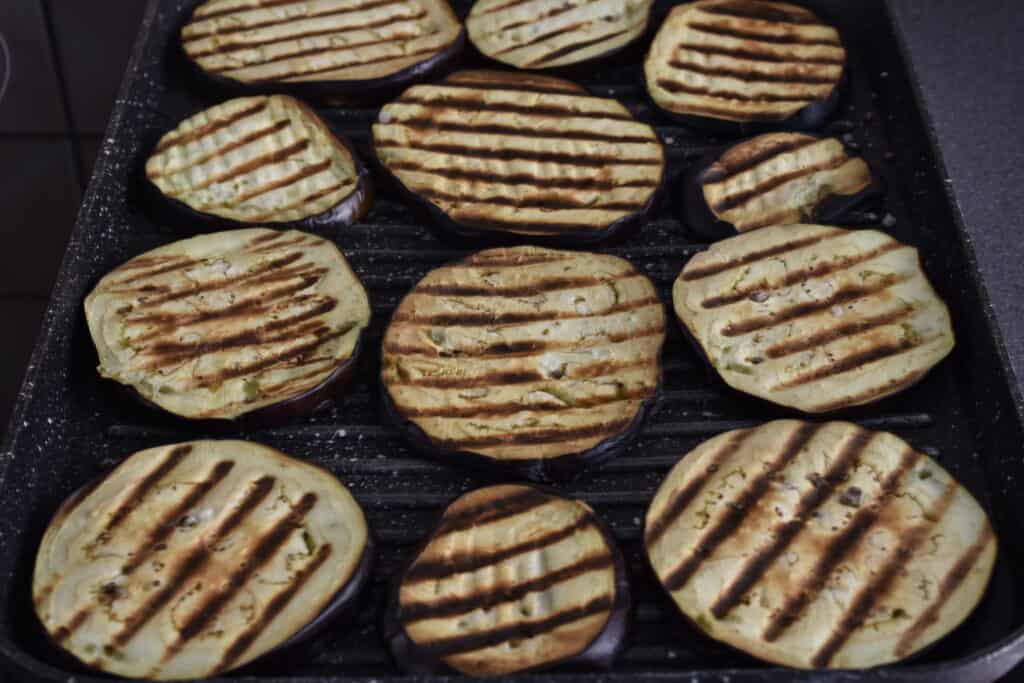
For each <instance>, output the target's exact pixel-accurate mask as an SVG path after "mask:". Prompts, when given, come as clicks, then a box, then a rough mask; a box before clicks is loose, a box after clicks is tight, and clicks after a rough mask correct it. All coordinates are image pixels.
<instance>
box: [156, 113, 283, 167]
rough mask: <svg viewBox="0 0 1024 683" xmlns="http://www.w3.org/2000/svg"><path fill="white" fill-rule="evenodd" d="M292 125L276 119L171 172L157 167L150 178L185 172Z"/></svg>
mask: <svg viewBox="0 0 1024 683" xmlns="http://www.w3.org/2000/svg"><path fill="white" fill-rule="evenodd" d="M290 125H292V122H291V121H289V120H288V119H282V120H280V121H275V122H274V123H273V124H272V125H271V126H270V127H269V128H260V129H259V130H254V131H250V132H249V133H248V134H246V135H243V136H242V137H240V138H237V139H235V140H232V141H231V142H229V143H228V144H226V145H224V146H223V147H215V148H214V149H213V150H211V151H209V152H207V153H206V154H203V155H202V156H200V157H199V158H198V159H194V160H191V161H189V162H188V163H187V164H186V165H184V166H182V167H180V168H177V169H174V170H173V171H171V172H170V173H167V172H166V171H165V170H162V169H157V170H156V171H155V172H153V173H149V174H148V175H149V178H150V179H151V180H152V179H155V178H164V177H167V176H168V175H177V174H179V173H184V172H185V171H188V170H189V169H192V168H195V167H196V166H201V165H202V164H205V163H206V162H208V161H210V160H211V159H215V158H217V157H221V156H224V155H226V154H227V153H228V152H233V151H234V150H236V149H238V148H240V147H244V146H245V145H248V144H250V143H253V142H257V141H258V140H262V139H263V138H266V137H271V136H273V135H274V134H275V133H280V132H281V131H282V130H284V129H285V128H288V127H289V126H290Z"/></svg>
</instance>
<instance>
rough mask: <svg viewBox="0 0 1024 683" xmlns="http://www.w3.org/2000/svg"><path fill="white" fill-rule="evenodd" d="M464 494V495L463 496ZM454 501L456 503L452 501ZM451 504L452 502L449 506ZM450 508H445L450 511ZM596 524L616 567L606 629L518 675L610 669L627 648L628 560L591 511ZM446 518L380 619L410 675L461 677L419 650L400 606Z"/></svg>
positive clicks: (419, 550) (416, 554)
mask: <svg viewBox="0 0 1024 683" xmlns="http://www.w3.org/2000/svg"><path fill="white" fill-rule="evenodd" d="M527 486H529V487H530V488H533V489H536V490H538V491H541V492H542V493H545V494H548V495H550V496H553V497H555V498H566V496H564V495H562V494H561V493H559V492H558V491H556V490H554V489H551V488H549V487H546V486H537V485H535V484H528V485H527ZM463 495H464V494H463ZM452 502H454V500H453V501H452ZM449 505H451V503H449ZM447 508H448V506H445V511H447ZM592 514H593V517H594V521H595V524H596V526H597V528H598V530H599V531H600V532H601V535H602V536H603V537H604V541H605V544H606V545H607V546H608V550H609V552H610V553H611V555H612V560H613V563H614V567H615V604H613V605H612V609H611V612H610V613H609V615H608V621H607V622H606V623H605V626H604V628H603V629H602V630H601V632H600V633H599V634H598V635H597V637H596V638H594V640H593V641H591V643H590V644H589V645H588V646H587V647H586V649H584V650H583V651H582V652H580V653H579V654H577V655H574V656H571V657H568V658H566V659H563V660H560V661H556V662H550V663H547V664H543V665H541V666H538V667H530V668H524V669H522V670H521V671H518V672H516V673H526V672H530V671H539V670H548V669H555V670H559V671H561V670H570V671H572V670H577V669H583V670H608V669H610V668H611V667H612V665H613V664H614V663H615V660H616V658H618V656H619V654H620V653H621V652H622V650H623V648H624V647H625V645H626V637H627V635H628V633H629V629H630V625H631V622H632V618H633V598H632V592H631V590H630V584H629V574H628V572H627V571H626V560H625V557H624V556H623V554H622V551H621V550H620V549H619V546H618V543H617V541H616V539H615V533H614V532H613V531H612V529H611V527H610V526H608V523H607V522H606V521H605V520H604V519H603V518H602V517H601V516H600V515H598V514H597V512H592ZM443 519H444V512H442V513H441V516H440V517H439V518H438V520H437V522H436V524H435V525H434V526H433V527H432V528H431V530H430V532H428V533H427V535H426V537H425V538H424V539H423V540H422V541H420V543H418V544H417V546H416V549H415V550H414V551H413V552H412V553H411V555H410V557H409V560H408V561H407V562H406V563H405V566H404V567H403V569H402V571H401V573H399V575H398V576H396V577H395V579H394V581H393V582H392V586H391V589H390V590H389V591H388V598H387V603H386V605H385V606H384V610H383V611H382V612H381V616H380V631H381V635H383V637H384V640H386V641H387V643H388V647H389V649H390V650H391V655H392V657H393V658H394V660H395V663H396V664H397V665H398V667H399V668H400V669H401V670H402V671H404V672H405V673H409V674H421V675H422V674H445V673H448V674H452V673H454V674H459V673H460V672H458V671H456V670H454V669H452V668H451V667H449V666H448V665H447V664H445V663H444V662H443V661H441V660H440V659H438V658H437V657H434V656H433V655H432V654H431V653H429V652H427V651H426V650H424V649H423V648H421V647H419V646H418V645H417V644H416V642H415V641H414V640H413V639H412V638H410V637H409V634H408V632H407V631H406V630H405V625H404V623H403V621H402V617H401V606H400V603H399V592H400V591H401V588H402V581H403V580H404V579H405V575H406V574H407V573H408V571H409V568H410V567H412V565H413V563H414V562H415V561H416V559H417V558H418V557H419V556H420V555H421V554H422V553H423V551H424V550H425V549H426V547H427V545H428V544H429V543H430V541H431V539H432V538H433V537H434V534H436V533H437V531H438V529H439V528H440V526H441V523H442V521H443Z"/></svg>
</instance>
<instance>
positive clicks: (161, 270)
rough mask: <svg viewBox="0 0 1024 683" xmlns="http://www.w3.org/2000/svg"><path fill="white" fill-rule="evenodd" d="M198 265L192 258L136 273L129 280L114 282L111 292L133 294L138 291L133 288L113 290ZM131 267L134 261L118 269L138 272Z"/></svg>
mask: <svg viewBox="0 0 1024 683" xmlns="http://www.w3.org/2000/svg"><path fill="white" fill-rule="evenodd" d="M196 263H198V261H196V260H195V259H190V258H181V259H175V260H174V261H173V262H172V263H165V264H163V265H161V266H159V267H157V268H154V269H152V270H147V271H145V272H142V273H136V274H134V275H132V276H131V277H129V278H125V279H121V280H115V281H113V282H112V283H111V288H112V289H111V291H112V292H114V293H115V294H123V293H127V292H133V291H136V290H134V289H132V288H128V289H113V288H114V287H118V288H120V287H123V286H124V285H128V284H130V283H132V282H136V281H138V280H149V279H151V278H154V277H156V276H157V275H163V274H165V273H170V272H172V271H175V270H182V269H184V268H188V267H189V266H193V265H195V264H196ZM131 266H132V261H129V262H128V263H126V264H124V265H123V266H121V267H120V268H118V270H121V271H123V270H126V269H131V270H136V269H135V268H132V267H131ZM143 267H145V266H143Z"/></svg>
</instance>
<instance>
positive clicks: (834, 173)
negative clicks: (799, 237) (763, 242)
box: [683, 133, 881, 240]
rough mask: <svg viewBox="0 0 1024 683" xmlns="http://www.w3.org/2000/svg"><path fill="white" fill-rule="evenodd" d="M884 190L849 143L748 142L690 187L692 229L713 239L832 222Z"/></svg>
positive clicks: (702, 168) (694, 175)
mask: <svg viewBox="0 0 1024 683" xmlns="http://www.w3.org/2000/svg"><path fill="white" fill-rule="evenodd" d="M880 190H881V185H880V183H879V182H877V181H876V180H875V179H874V178H873V176H872V174H871V169H870V168H869V167H868V165H867V163H866V162H865V161H864V160H863V159H861V158H859V157H855V156H850V155H849V154H848V153H847V151H846V148H845V147H844V146H843V143H842V142H840V141H839V140H838V139H836V138H818V137H814V136H812V135H807V134H805V133H766V134H764V135H760V136H758V137H756V138H752V139H750V140H746V141H744V142H741V143H739V144H737V145H734V146H732V147H730V148H729V149H727V150H726V151H725V152H724V153H723V154H721V155H720V156H718V158H716V159H714V160H713V161H711V162H710V163H707V164H704V165H697V167H696V168H695V169H694V170H693V171H691V172H690V173H687V174H686V177H685V179H684V181H683V198H684V204H685V209H686V219H687V223H688V225H689V226H690V228H691V230H693V232H694V233H695V234H696V236H697V237H699V238H704V239H711V240H716V239H722V238H725V237H730V236H732V235H735V234H736V233H737V232H747V231H750V230H756V229H758V228H763V227H765V226H768V225H788V224H792V223H800V222H802V221H804V220H807V219H813V220H816V221H822V222H826V223H831V222H833V221H835V220H837V219H839V218H841V217H842V215H843V214H844V213H846V212H847V211H849V210H850V209H852V208H853V207H854V206H856V205H857V204H859V203H861V202H863V201H864V200H866V199H867V198H869V197H871V196H872V195H875V194H878V193H879V192H880Z"/></svg>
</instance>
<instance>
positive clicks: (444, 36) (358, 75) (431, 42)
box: [181, 0, 465, 99]
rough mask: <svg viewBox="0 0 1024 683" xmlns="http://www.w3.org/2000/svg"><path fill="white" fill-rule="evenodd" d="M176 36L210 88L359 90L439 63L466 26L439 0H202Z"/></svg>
mask: <svg viewBox="0 0 1024 683" xmlns="http://www.w3.org/2000/svg"><path fill="white" fill-rule="evenodd" d="M181 42H182V48H183V50H184V53H185V58H186V59H187V60H188V62H189V63H190V64H191V65H192V66H193V67H194V69H195V71H196V73H197V75H198V76H199V78H200V80H201V81H202V82H204V83H207V84H208V85H211V86H213V87H215V88H220V89H223V90H227V91H229V92H236V93H243V92H250V93H267V92H281V93H290V94H294V95H299V96H302V97H314V98H332V97H342V98H345V97H355V98H359V99H365V98H367V97H376V96H379V95H386V94H387V93H391V92H395V91H397V90H400V89H401V88H404V87H405V86H407V85H409V84H410V83H412V82H414V81H417V80H425V79H427V78H429V77H430V76H431V75H432V74H435V73H437V72H439V71H443V70H444V69H445V68H447V67H448V66H449V65H450V64H451V63H453V62H454V60H456V59H457V58H458V56H459V54H460V53H461V52H462V48H463V46H464V45H465V30H464V29H463V27H462V24H461V23H460V22H459V20H458V18H457V17H456V16H455V14H454V13H453V12H452V10H451V7H450V6H449V5H448V2H447V1H446V0H415V1H413V0H395V1H394V2H387V3H382V2H379V1H376V0H361V1H358V2H351V0H316V2H299V1H297V0H294V1H293V0H288V1H286V2H280V1H279V0H209V1H208V2H204V3H202V4H201V5H199V6H198V7H197V8H196V9H195V11H194V12H193V14H192V18H191V20H190V21H189V22H188V23H187V24H186V25H185V27H184V28H183V29H182V31H181Z"/></svg>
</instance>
